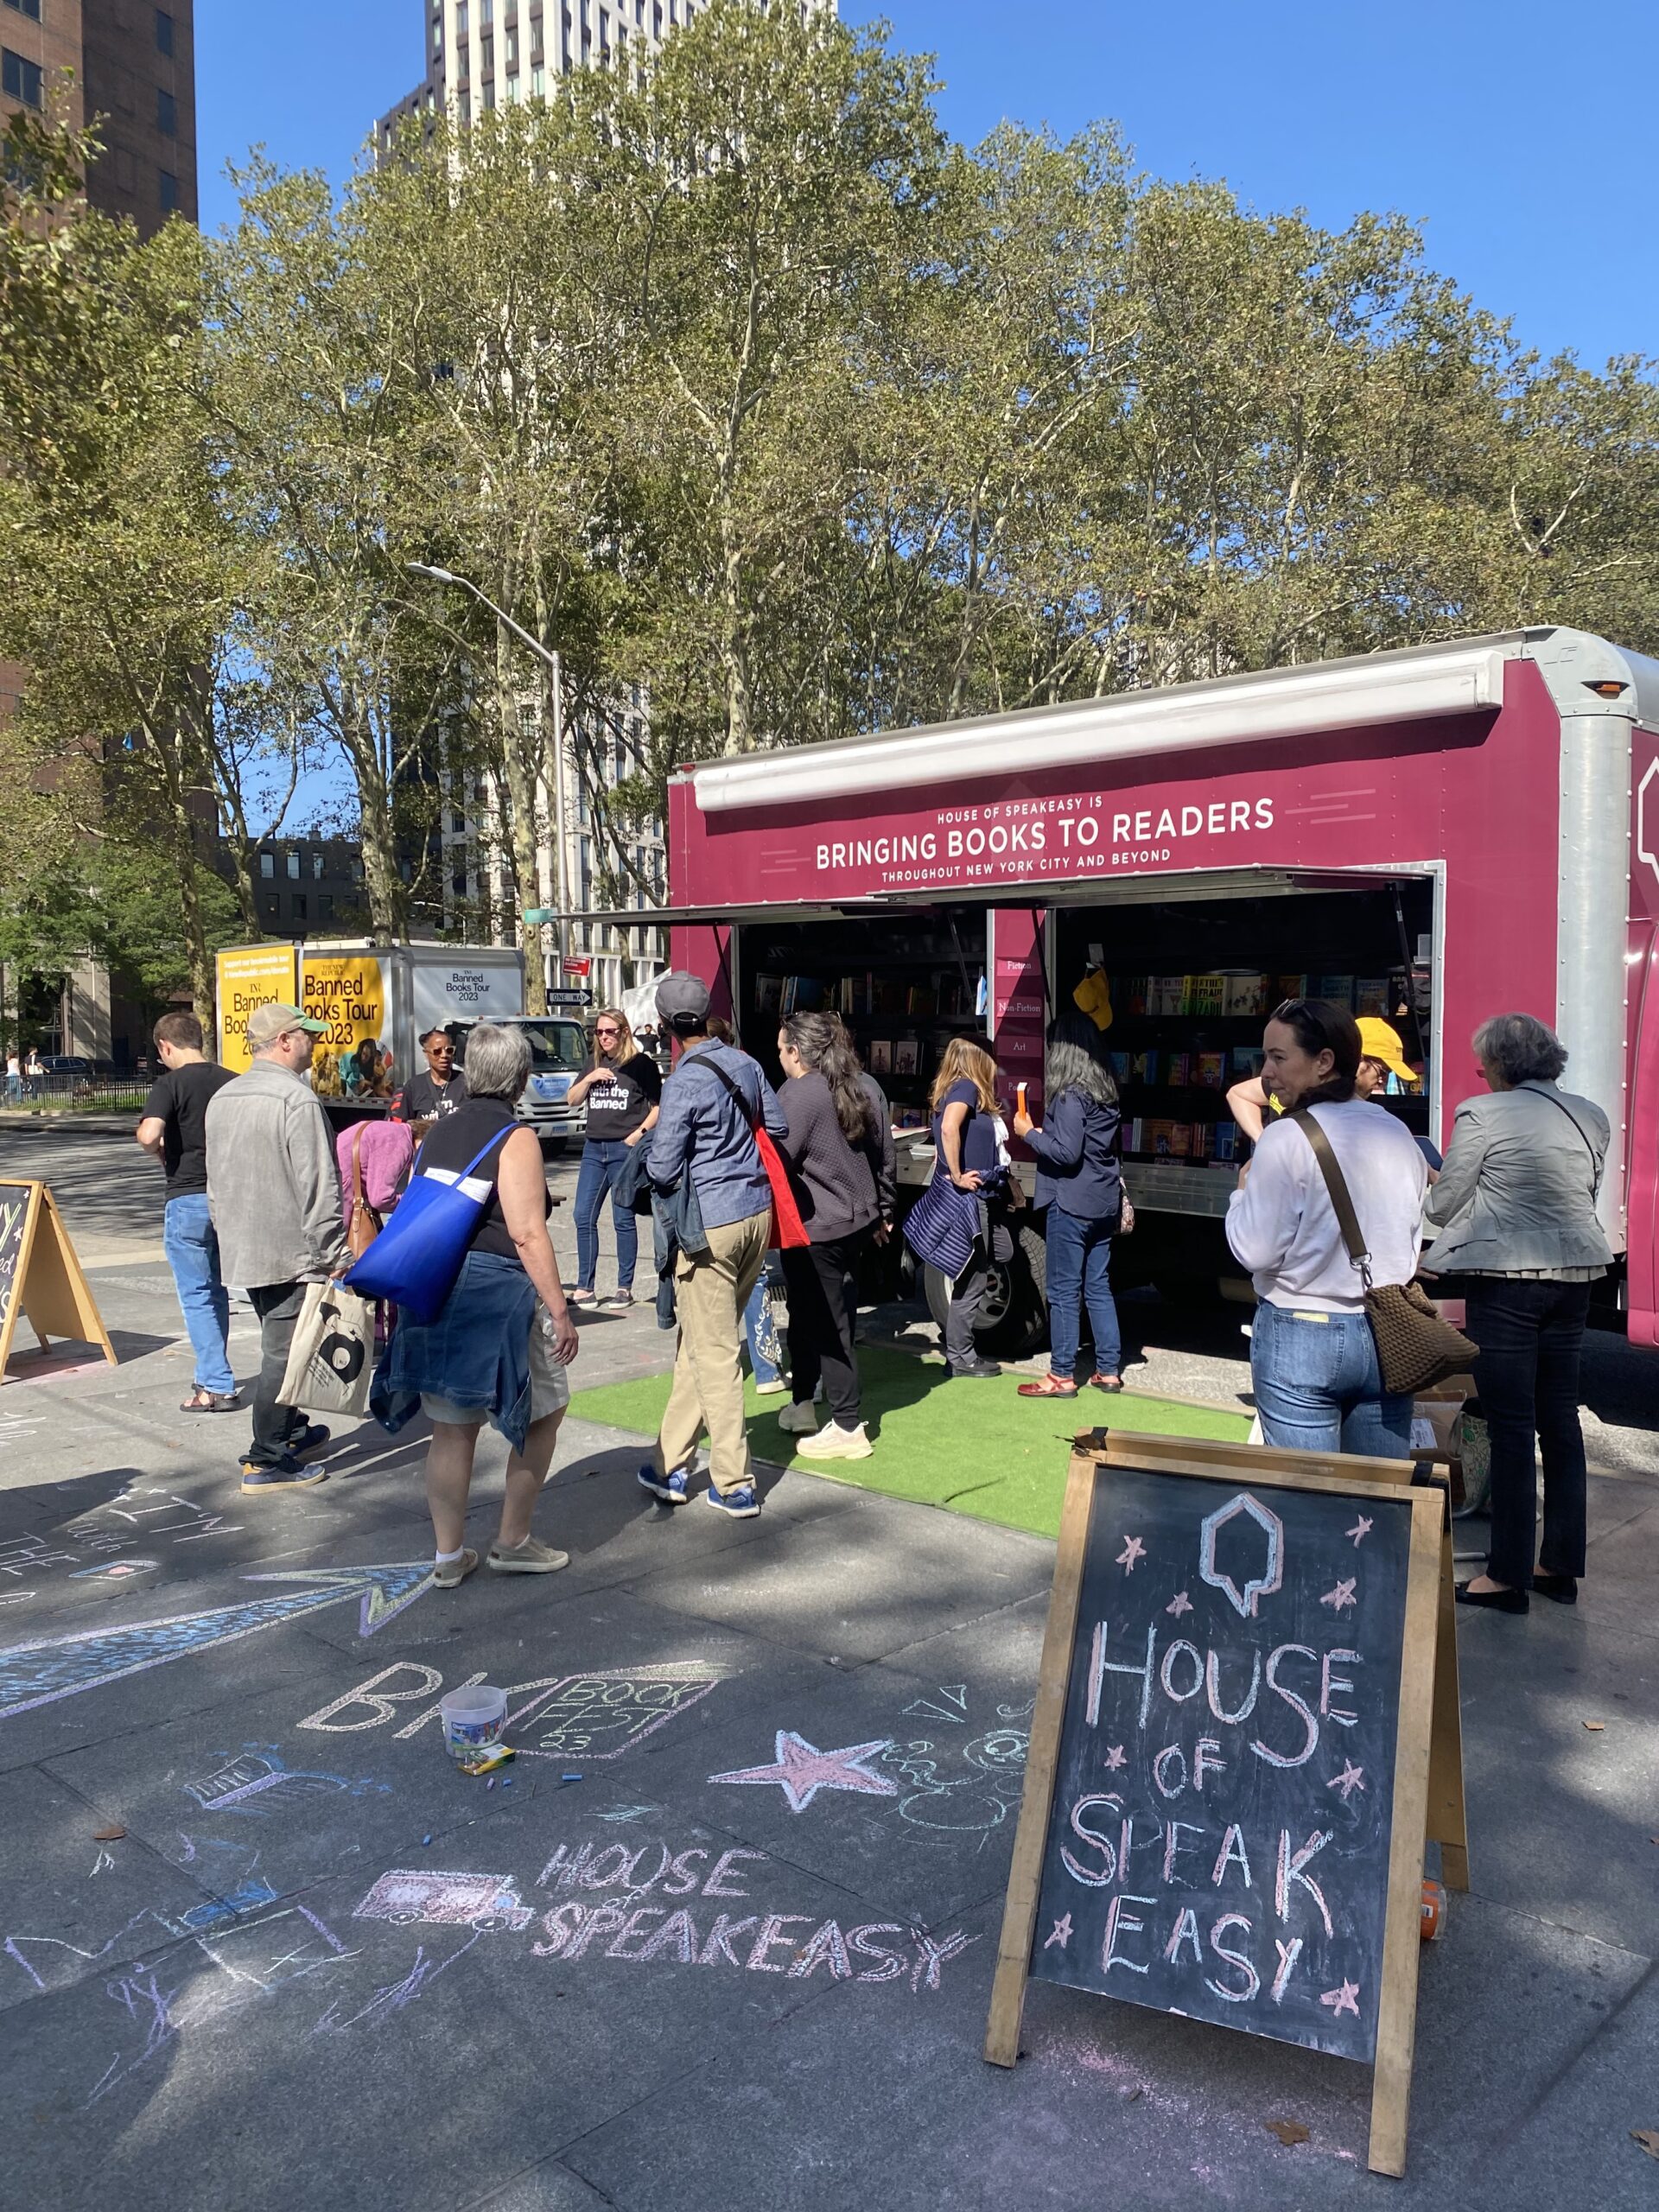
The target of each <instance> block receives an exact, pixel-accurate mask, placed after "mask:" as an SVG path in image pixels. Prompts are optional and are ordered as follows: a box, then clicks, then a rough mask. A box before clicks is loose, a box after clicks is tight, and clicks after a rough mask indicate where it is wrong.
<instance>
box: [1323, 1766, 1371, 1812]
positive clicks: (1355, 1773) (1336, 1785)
mask: <svg viewBox="0 0 1659 2212" xmlns="http://www.w3.org/2000/svg"><path fill="white" fill-rule="evenodd" d="M1364 1787H1365V1770H1364V1768H1363V1766H1356V1765H1355V1764H1354V1763H1353V1761H1352V1759H1350V1760H1349V1761H1348V1763H1347V1764H1346V1765H1345V1766H1344V1768H1343V1770H1342V1772H1341V1773H1340V1774H1333V1775H1332V1777H1331V1779H1330V1781H1329V1782H1327V1783H1325V1788H1326V1789H1340V1790H1341V1792H1342V1802H1343V1803H1344V1805H1345V1804H1346V1803H1347V1802H1348V1800H1349V1799H1350V1798H1351V1796H1353V1794H1354V1792H1355V1790H1356V1789H1363V1788H1364Z"/></svg>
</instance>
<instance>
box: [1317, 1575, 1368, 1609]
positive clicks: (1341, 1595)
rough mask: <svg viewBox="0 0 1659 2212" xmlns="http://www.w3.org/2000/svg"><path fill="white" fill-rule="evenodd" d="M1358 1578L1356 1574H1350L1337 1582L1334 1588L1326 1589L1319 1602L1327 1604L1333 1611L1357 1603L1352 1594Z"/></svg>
mask: <svg viewBox="0 0 1659 2212" xmlns="http://www.w3.org/2000/svg"><path fill="white" fill-rule="evenodd" d="M1358 1580H1359V1577H1358V1576H1357V1574H1351V1575H1350V1576H1349V1578H1348V1580H1346V1581H1345V1582H1338V1585H1337V1586H1336V1588H1335V1589H1334V1590H1327V1591H1326V1592H1325V1595H1324V1597H1323V1598H1321V1599H1320V1600H1319V1603H1320V1604H1321V1605H1329V1606H1330V1608H1331V1610H1332V1612H1333V1613H1339V1612H1340V1611H1342V1609H1343V1607H1344V1605H1357V1604H1358V1603H1359V1600H1358V1599H1357V1598H1356V1597H1355V1595H1354V1585H1355V1583H1356V1582H1357V1581H1358Z"/></svg>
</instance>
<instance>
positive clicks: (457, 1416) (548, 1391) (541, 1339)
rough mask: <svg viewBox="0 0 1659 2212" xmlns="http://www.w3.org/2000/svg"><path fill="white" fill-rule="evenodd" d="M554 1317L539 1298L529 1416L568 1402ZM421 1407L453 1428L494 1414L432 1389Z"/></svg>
mask: <svg viewBox="0 0 1659 2212" xmlns="http://www.w3.org/2000/svg"><path fill="white" fill-rule="evenodd" d="M552 1322H553V1317H552V1315H551V1314H550V1313H549V1312H548V1310H547V1308H546V1306H543V1304H542V1301H541V1300H540V1299H539V1298H538V1299H537V1301H536V1311H535V1313H533V1314H532V1315H531V1322H530V1418H531V1421H545V1420H546V1419H547V1416H548V1415H549V1414H556V1413H563V1410H564V1408H565V1407H566V1406H568V1405H569V1402H570V1370H569V1368H568V1367H565V1366H562V1365H561V1363H559V1362H558V1361H557V1360H556V1359H555V1358H554V1357H553V1339H552V1336H551V1333H550V1332H551V1328H552ZM421 1411H422V1412H423V1414H425V1415H426V1417H427V1419H428V1420H429V1421H448V1422H450V1423H451V1424H452V1425H453V1426H454V1427H456V1428H474V1427H477V1425H478V1424H479V1423H480V1421H489V1420H491V1419H492V1418H493V1416H492V1414H491V1412H490V1409H489V1408H488V1407H487V1406H458V1405H457V1404H456V1403H455V1402H454V1399H453V1398H441V1397H439V1396H438V1395H437V1393H436V1392H435V1390H423V1391H422V1393H421Z"/></svg>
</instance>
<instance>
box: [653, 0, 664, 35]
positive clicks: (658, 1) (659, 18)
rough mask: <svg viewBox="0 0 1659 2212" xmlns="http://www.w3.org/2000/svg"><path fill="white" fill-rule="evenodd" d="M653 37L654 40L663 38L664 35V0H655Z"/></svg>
mask: <svg viewBox="0 0 1659 2212" xmlns="http://www.w3.org/2000/svg"><path fill="white" fill-rule="evenodd" d="M651 35H652V37H653V38H661V36H662V35H663V0H653V4H652V10H651Z"/></svg>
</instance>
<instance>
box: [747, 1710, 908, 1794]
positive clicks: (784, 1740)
mask: <svg viewBox="0 0 1659 2212" xmlns="http://www.w3.org/2000/svg"><path fill="white" fill-rule="evenodd" d="M892 1748H893V1738H892V1737H891V1736H878V1737H876V1738H875V1739H874V1742H872V1743H868V1744H845V1745H842V1747H841V1749H840V1750H839V1751H819V1749H818V1748H817V1745H816V1744H809V1743H808V1742H807V1740H806V1738H805V1737H804V1736H798V1735H797V1734H796V1732H795V1731H794V1730H793V1729H792V1728H780V1729H779V1731H778V1735H777V1738H776V1744H775V1749H776V1751H777V1757H776V1758H775V1760H774V1761H773V1763H772V1765H771V1766H741V1767H734V1769H733V1770H732V1771H731V1772H730V1773H729V1774H711V1775H710V1776H709V1781H710V1782H731V1783H740V1784H741V1785H743V1786H744V1787H746V1788H750V1789H757V1788H760V1786H761V1785H763V1784H764V1783H772V1782H775V1783H777V1784H778V1787H779V1789H781V1790H782V1791H783V1793H784V1795H785V1797H787V1798H788V1800H789V1809H790V1811H791V1813H802V1812H804V1811H805V1809H806V1808H807V1807H808V1806H809V1805H810V1803H811V1802H812V1800H813V1799H814V1798H815V1797H816V1796H817V1794H818V1792H819V1790H820V1789H852V1790H856V1791H857V1792H858V1793H859V1794H860V1795H861V1796H866V1797H896V1796H898V1795H899V1785H898V1783H896V1782H890V1781H889V1780H888V1779H887V1776H886V1775H884V1774H872V1773H870V1771H869V1770H868V1768H867V1767H866V1766H865V1764H864V1761H865V1760H866V1759H869V1758H874V1757H875V1756H876V1754H877V1752H879V1751H891V1750H892Z"/></svg>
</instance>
